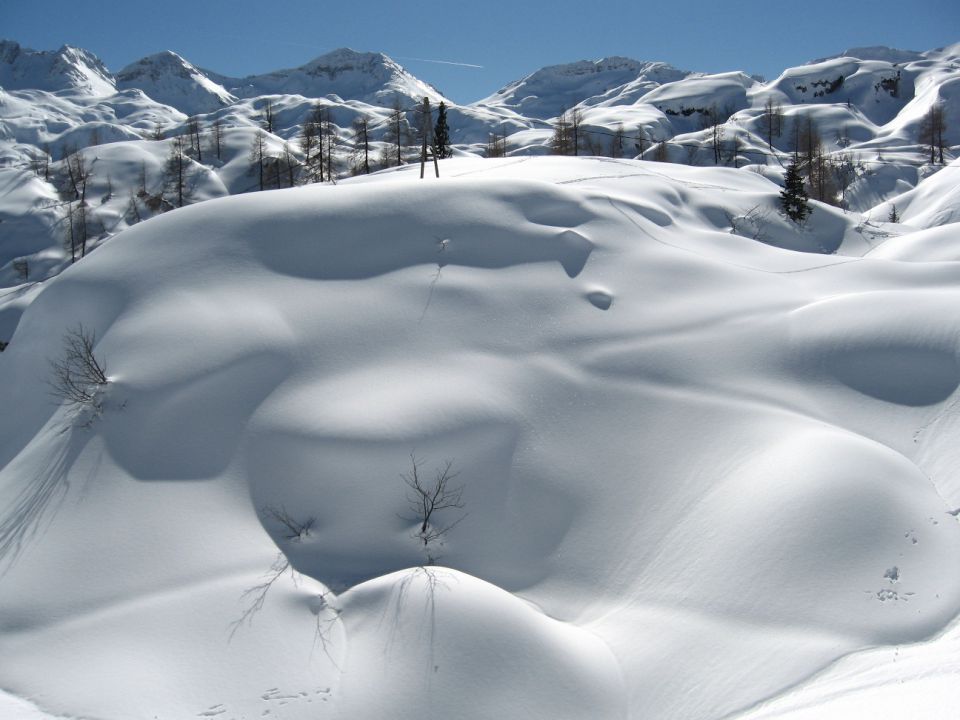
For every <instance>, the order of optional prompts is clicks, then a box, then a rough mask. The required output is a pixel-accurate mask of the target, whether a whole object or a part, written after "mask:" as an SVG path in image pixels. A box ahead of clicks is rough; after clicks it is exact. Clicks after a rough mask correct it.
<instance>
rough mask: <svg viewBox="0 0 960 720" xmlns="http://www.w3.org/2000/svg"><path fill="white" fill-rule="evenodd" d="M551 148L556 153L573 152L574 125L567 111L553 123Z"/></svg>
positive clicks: (568, 153)
mask: <svg viewBox="0 0 960 720" xmlns="http://www.w3.org/2000/svg"><path fill="white" fill-rule="evenodd" d="M550 149H551V150H552V151H553V154H554V155H570V154H571V153H572V152H573V127H572V125H571V123H570V118H569V117H568V116H567V111H566V110H564V111H563V112H561V113H560V115H559V116H557V120H556V122H555V123H554V125H553V137H552V138H550Z"/></svg>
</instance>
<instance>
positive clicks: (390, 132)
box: [382, 98, 410, 167]
mask: <svg viewBox="0 0 960 720" xmlns="http://www.w3.org/2000/svg"><path fill="white" fill-rule="evenodd" d="M383 140H384V142H385V143H386V144H387V146H386V147H385V148H384V153H383V158H382V161H383V165H384V167H399V166H400V165H403V148H404V147H405V146H406V145H408V144H409V140H410V126H409V124H408V123H407V116H406V113H404V111H403V109H402V108H401V107H400V98H394V100H393V106H392V107H391V110H390V115H389V116H388V117H387V128H386V132H385V133H384V135H383Z"/></svg>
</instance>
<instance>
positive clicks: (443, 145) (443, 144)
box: [433, 100, 453, 160]
mask: <svg viewBox="0 0 960 720" xmlns="http://www.w3.org/2000/svg"><path fill="white" fill-rule="evenodd" d="M433 147H434V152H435V153H436V155H437V157H438V158H440V159H441V160H442V159H444V158H448V157H453V149H452V148H451V147H450V128H449V127H448V125H447V106H446V104H445V103H444V102H443V100H441V101H440V107H439V108H437V124H436V125H434V126H433Z"/></svg>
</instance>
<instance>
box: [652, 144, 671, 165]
mask: <svg viewBox="0 0 960 720" xmlns="http://www.w3.org/2000/svg"><path fill="white" fill-rule="evenodd" d="M653 160H654V162H670V154H669V153H668V152H667V141H666V140H661V141H660V142H658V143H657V144H656V145H655V146H654V148H653Z"/></svg>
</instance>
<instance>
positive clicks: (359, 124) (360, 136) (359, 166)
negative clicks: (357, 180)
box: [350, 115, 370, 175]
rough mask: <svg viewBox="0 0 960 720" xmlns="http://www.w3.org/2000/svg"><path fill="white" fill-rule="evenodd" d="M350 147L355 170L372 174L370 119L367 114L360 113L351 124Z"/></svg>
mask: <svg viewBox="0 0 960 720" xmlns="http://www.w3.org/2000/svg"><path fill="white" fill-rule="evenodd" d="M350 131H351V140H350V149H351V156H352V157H353V167H354V171H355V172H357V173H360V172H362V173H363V174H364V175H369V174H370V121H369V120H368V119H367V117H366V116H365V115H358V116H357V117H355V118H354V120H353V124H352V125H351V126H350Z"/></svg>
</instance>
